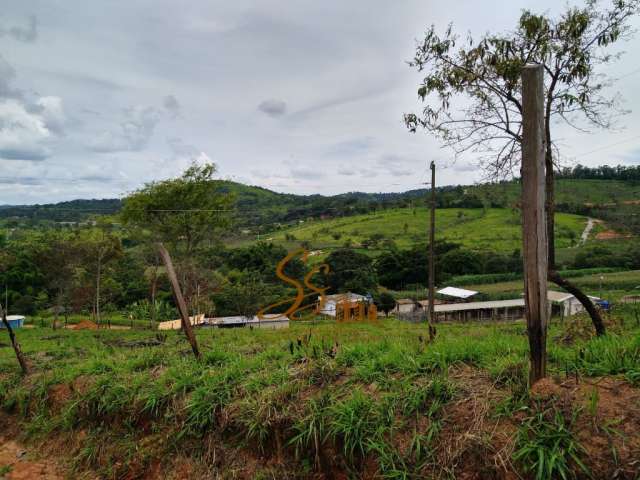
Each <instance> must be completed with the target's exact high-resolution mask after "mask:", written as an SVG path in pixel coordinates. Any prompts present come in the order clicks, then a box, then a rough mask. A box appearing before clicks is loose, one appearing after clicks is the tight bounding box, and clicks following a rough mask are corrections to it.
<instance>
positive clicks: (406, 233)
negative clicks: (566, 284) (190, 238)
mask: <svg viewBox="0 0 640 480" xmlns="http://www.w3.org/2000/svg"><path fill="white" fill-rule="evenodd" d="M428 218H429V213H428V211H427V209H426V208H424V207H419V208H395V209H390V210H384V211H380V212H376V213H371V214H364V215H354V216H350V217H344V218H338V219H326V220H313V221H305V222H303V223H300V224H298V225H297V226H294V227H290V228H285V229H283V230H280V231H278V232H275V233H273V234H269V235H266V236H264V237H261V238H258V239H263V240H267V241H273V242H275V243H279V244H282V245H284V246H286V247H294V246H297V245H299V244H300V242H303V241H306V242H309V243H310V244H311V247H312V248H314V249H331V248H338V247H341V246H345V245H352V246H354V247H360V248H362V247H366V248H368V249H369V250H372V251H376V250H379V249H383V248H387V247H388V246H389V242H390V241H392V242H393V243H394V244H395V245H396V246H397V247H399V248H408V247H410V246H412V245H415V244H419V243H425V241H426V235H427V220H428ZM556 219H557V224H558V226H557V234H556V246H557V247H558V248H566V247H571V246H574V245H576V244H577V242H578V240H579V238H580V235H581V233H582V231H583V230H584V228H585V226H586V223H587V219H586V218H585V217H582V216H579V215H572V214H565V213H559V214H557V215H556ZM436 224H437V227H436V236H437V238H438V239H439V240H447V241H451V242H456V243H460V244H463V245H465V246H468V247H471V248H474V249H477V250H496V251H503V252H512V251H513V250H514V249H516V248H520V246H521V242H522V241H521V239H522V233H521V228H522V227H521V225H520V212H519V211H518V210H512V209H506V208H490V209H482V208H475V209H471V208H467V209H461V208H448V209H439V210H437V212H436ZM238 240H239V243H247V242H250V241H254V240H255V238H254V237H253V236H246V237H244V238H240V239H238Z"/></svg>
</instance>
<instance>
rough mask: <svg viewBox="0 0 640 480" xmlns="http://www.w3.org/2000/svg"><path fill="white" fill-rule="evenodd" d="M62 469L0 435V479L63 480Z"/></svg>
mask: <svg viewBox="0 0 640 480" xmlns="http://www.w3.org/2000/svg"><path fill="white" fill-rule="evenodd" d="M64 478H66V477H65V476H64V475H63V474H62V469H61V468H60V467H59V466H58V465H57V464H56V463H54V462H51V461H50V460H47V459H39V458H34V455H33V454H32V453H31V452H30V451H29V450H28V449H26V448H24V447H23V446H22V445H20V444H19V443H17V442H15V441H13V440H10V439H8V438H5V437H3V436H0V479H2V480H63V479H64Z"/></svg>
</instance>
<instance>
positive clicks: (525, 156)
mask: <svg viewBox="0 0 640 480" xmlns="http://www.w3.org/2000/svg"><path fill="white" fill-rule="evenodd" d="M543 75H544V70H543V69H542V65H532V64H529V65H526V66H525V67H524V68H523V70H522V167H521V168H522V243H523V250H522V252H523V260H524V289H525V305H526V307H525V310H526V316H527V331H528V334H529V350H530V356H531V370H530V372H529V378H530V383H531V385H533V384H534V383H535V382H536V381H537V380H540V379H541V378H544V376H545V375H546V368H547V317H548V315H549V310H548V301H547V270H548V264H547V262H548V258H547V257H548V255H547V252H548V244H547V242H548V239H547V223H546V215H545V197H546V195H545V163H544V160H545V158H544V154H545V142H546V140H545V125H544V78H543Z"/></svg>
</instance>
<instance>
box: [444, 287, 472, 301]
mask: <svg viewBox="0 0 640 480" xmlns="http://www.w3.org/2000/svg"><path fill="white" fill-rule="evenodd" d="M438 294H440V295H444V296H445V297H450V298H452V299H453V300H454V301H457V302H468V301H469V300H471V298H472V297H474V296H475V295H477V294H478V292H476V291H474V290H465V289H464V288H457V287H445V288H443V289H441V290H438Z"/></svg>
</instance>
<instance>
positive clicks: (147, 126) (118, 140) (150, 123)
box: [89, 106, 160, 153]
mask: <svg viewBox="0 0 640 480" xmlns="http://www.w3.org/2000/svg"><path fill="white" fill-rule="evenodd" d="M159 120H160V115H159V114H158V111H157V110H156V109H155V108H154V107H141V106H135V107H131V108H127V109H126V110H125V111H124V112H123V118H122V120H121V121H120V125H119V127H118V128H117V129H115V130H110V131H109V130H108V131H103V132H102V133H100V134H99V135H98V136H97V137H96V139H95V140H93V141H92V142H90V143H89V149H90V150H92V151H94V152H98V153H111V152H139V151H141V150H142V149H144V148H145V147H146V146H147V144H148V143H149V140H150V139H151V136H152V135H153V131H154V130H155V128H156V125H157V124H158V121H159Z"/></svg>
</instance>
